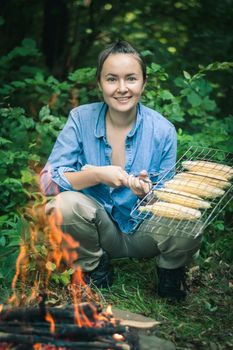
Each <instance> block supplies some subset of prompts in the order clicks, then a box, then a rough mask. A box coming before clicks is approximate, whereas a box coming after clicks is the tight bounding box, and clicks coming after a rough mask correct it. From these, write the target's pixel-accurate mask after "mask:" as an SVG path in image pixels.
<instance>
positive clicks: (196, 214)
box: [139, 202, 201, 221]
mask: <svg viewBox="0 0 233 350" xmlns="http://www.w3.org/2000/svg"><path fill="white" fill-rule="evenodd" d="M139 210H140V211H141V212H147V211H149V212H152V213H153V214H155V215H156V216H162V217H166V218H170V219H176V220H191V221H193V220H197V219H198V218H200V216H201V212H200V211H199V210H197V209H192V208H188V207H184V206H182V205H179V204H174V203H167V202H156V203H154V204H152V205H146V206H140V207H139Z"/></svg>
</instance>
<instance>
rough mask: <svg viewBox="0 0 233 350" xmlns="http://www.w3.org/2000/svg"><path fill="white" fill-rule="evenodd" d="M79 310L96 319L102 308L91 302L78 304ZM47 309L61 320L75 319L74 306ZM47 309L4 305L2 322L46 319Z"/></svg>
mask: <svg viewBox="0 0 233 350" xmlns="http://www.w3.org/2000/svg"><path fill="white" fill-rule="evenodd" d="M77 307H78V311H79V312H80V313H84V314H85V316H86V317H88V318H89V319H90V320H94V318H95V315H96V314H97V315H98V314H99V313H100V312H101V311H102V309H101V307H100V306H99V305H95V304H93V303H92V304H90V303H80V304H78V306H77ZM46 311H47V312H49V313H50V314H51V315H52V317H53V318H55V319H57V320H60V321H61V322H62V321H64V320H72V321H73V320H74V306H73V305H72V306H66V307H47V308H46ZM46 311H42V310H41V307H39V308H32V307H25V308H23V307H18V308H11V307H7V306H4V307H3V310H2V312H1V313H0V322H1V321H12V320H15V319H17V320H23V321H25V322H26V321H29V322H34V321H35V320H36V322H38V321H40V320H41V321H44V318H45V314H46Z"/></svg>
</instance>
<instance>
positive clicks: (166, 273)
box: [157, 266, 187, 301]
mask: <svg viewBox="0 0 233 350" xmlns="http://www.w3.org/2000/svg"><path fill="white" fill-rule="evenodd" d="M157 274H158V295H159V296H160V297H162V298H167V299H169V300H171V301H182V300H184V299H185V297H186V294H187V293H186V289H187V286H186V281H185V277H186V276H185V267H184V266H182V267H179V268H177V269H164V268H162V267H157Z"/></svg>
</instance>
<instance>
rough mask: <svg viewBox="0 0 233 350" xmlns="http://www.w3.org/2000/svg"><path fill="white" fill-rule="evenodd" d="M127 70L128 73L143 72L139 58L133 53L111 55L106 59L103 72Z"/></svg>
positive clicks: (114, 72)
mask: <svg viewBox="0 0 233 350" xmlns="http://www.w3.org/2000/svg"><path fill="white" fill-rule="evenodd" d="M123 71H127V72H130V73H127V74H131V73H132V74H133V73H136V74H138V73H139V72H142V69H141V66H140V63H139V61H138V59H137V58H136V57H135V56H134V55H133V54H125V53H116V54H111V55H109V56H108V57H107V58H106V60H105V61H104V64H103V67H102V72H101V73H102V74H104V75H105V74H110V73H113V74H118V73H120V72H123Z"/></svg>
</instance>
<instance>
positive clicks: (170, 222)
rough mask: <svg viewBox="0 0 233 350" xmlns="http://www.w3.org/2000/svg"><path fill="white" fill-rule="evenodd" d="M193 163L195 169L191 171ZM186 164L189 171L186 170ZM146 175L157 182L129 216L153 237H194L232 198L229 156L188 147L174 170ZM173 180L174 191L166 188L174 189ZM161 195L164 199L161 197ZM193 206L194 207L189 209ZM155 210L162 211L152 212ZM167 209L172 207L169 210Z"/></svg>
mask: <svg viewBox="0 0 233 350" xmlns="http://www.w3.org/2000/svg"><path fill="white" fill-rule="evenodd" d="M203 161H204V162H203ZM194 162H195V164H196V165H197V167H196V168H195V167H194V168H193V166H194ZM190 164H192V168H189V166H190ZM206 166H207V167H206ZM204 167H205V169H204ZM208 167H209V168H208ZM149 176H150V177H151V178H152V179H153V178H155V177H157V178H158V179H159V180H158V181H157V182H156V183H153V185H154V186H153V189H152V190H151V191H150V193H148V194H147V196H146V197H145V198H144V199H143V200H142V201H140V203H139V204H138V205H137V206H136V208H135V209H134V210H133V211H132V213H131V215H132V217H133V218H135V219H137V220H140V221H141V222H142V223H141V225H143V230H145V231H147V232H151V233H156V235H163V236H177V237H197V236H198V235H200V234H201V233H202V232H203V230H204V229H205V228H206V227H207V226H208V225H209V224H210V223H211V222H213V221H214V220H215V218H216V217H217V216H218V215H219V213H220V212H221V211H222V210H223V209H224V208H225V207H226V206H227V204H228V203H229V202H230V201H231V200H232V198H233V181H232V179H233V153H227V152H224V151H221V150H218V149H212V148H204V147H194V146H192V147H190V148H189V149H188V150H187V151H186V152H185V153H184V154H183V155H182V156H181V158H180V159H179V160H178V161H177V163H176V165H175V166H174V168H172V169H169V170H166V171H163V173H160V174H149ZM174 181H175V182H176V185H177V184H178V192H177V191H176V190H174V187H173V188H171V189H169V188H170V186H171V183H173V185H172V186H174ZM216 184H217V185H216ZM172 186H171V187H172ZM176 189H177V188H176ZM209 190H211V191H210V192H208V191H209ZM212 190H213V192H212ZM166 191H167V192H166ZM206 191H207V192H206ZM214 191H216V193H215V192H214ZM164 192H165V197H163V196H162V195H163V194H164ZM171 193H172V195H171V196H169V194H171ZM161 194H162V195H161ZM195 196H198V198H199V199H200V200H201V205H200V206H198V205H197V206H196V207H195V205H196V204H197V203H196V202H195V201H196V200H198V199H197V198H196V197H195ZM169 197H170V198H169ZM168 198H169V199H168ZM174 198H175V199H176V200H175V201H174ZM177 200H178V201H177ZM190 200H191V202H190ZM192 201H193V202H192ZM174 203H176V204H174ZM177 203H179V204H177ZM190 203H191V205H190ZM193 203H196V204H195V205H194V206H192V204H193ZM180 205H181V206H182V208H181V207H180ZM166 206H167V207H168V209H167V213H169V214H168V215H167V213H166V212H165V211H166ZM190 206H191V208H190ZM158 207H159V208H160V207H161V208H162V210H164V212H163V211H162V212H161V211H160V212H158V211H156V209H155V208H158ZM170 207H174V208H172V210H171V208H170ZM194 208H195V209H194ZM190 209H191V210H190ZM181 211H182V212H181ZM164 213H165V214H164ZM190 213H191V214H192V215H191V214H190ZM181 214H182V215H183V216H182V215H181Z"/></svg>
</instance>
